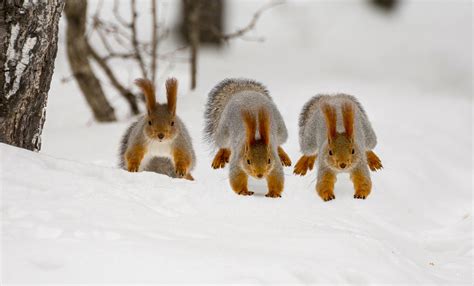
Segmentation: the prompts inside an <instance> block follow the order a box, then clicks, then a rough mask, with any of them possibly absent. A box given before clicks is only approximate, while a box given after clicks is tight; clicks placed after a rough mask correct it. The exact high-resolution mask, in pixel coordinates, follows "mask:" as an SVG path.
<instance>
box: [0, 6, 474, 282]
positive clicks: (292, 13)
mask: <svg viewBox="0 0 474 286" xmlns="http://www.w3.org/2000/svg"><path fill="white" fill-rule="evenodd" d="M237 2H238V3H237ZM142 4H143V3H142ZM261 4H262V2H256V1H234V2H232V3H231V5H230V7H229V9H230V10H231V11H232V13H229V16H231V23H230V24H229V29H232V28H235V27H239V26H242V25H244V24H245V23H246V22H247V21H248V20H249V18H250V15H251V13H252V11H254V10H256V9H258V8H259V7H260V6H261ZM91 6H92V5H91ZM471 18H472V4H471V3H470V2H469V1H465V2H462V1H458V2H449V3H442V2H431V1H428V2H422V1H420V2H414V3H413V2H410V3H406V4H405V5H402V6H401V7H400V9H399V11H398V13H396V14H395V15H391V16H389V17H387V16H385V15H383V14H380V13H376V12H375V11H374V10H372V9H371V8H369V7H368V6H366V5H365V4H361V2H339V1H331V2H330V1H326V2H320V1H314V2H312V1H290V2H288V3H286V4H284V5H282V6H279V7H276V8H274V9H272V10H271V11H268V12H266V13H265V14H264V15H263V16H262V18H261V19H260V21H259V23H258V27H257V30H256V32H255V33H254V35H257V36H261V35H263V36H264V37H265V38H266V40H265V42H263V43H260V42H248V41H242V40H236V41H234V42H232V43H231V44H230V45H229V47H227V48H226V49H224V50H206V51H203V53H202V54H201V58H200V66H199V86H198V89H197V90H195V91H193V92H190V91H189V89H188V83H189V77H188V73H187V71H188V67H187V66H186V65H184V64H178V65H177V66H176V68H175V69H174V70H173V72H172V74H173V75H174V76H176V77H178V79H180V81H181V85H180V94H179V99H178V114H180V116H181V117H182V118H183V120H184V121H185V122H186V123H187V125H188V129H190V133H191V136H192V137H193V139H194V145H195V149H196V153H197V157H198V164H197V167H196V170H195V171H194V173H193V175H194V177H195V178H196V181H194V182H189V181H184V180H175V179H170V178H167V177H164V176H161V175H157V174H154V173H134V174H131V173H127V172H125V171H122V170H119V169H117V168H116V163H117V148H118V142H119V138H120V136H121V135H122V133H123V131H124V129H125V128H126V126H127V125H128V124H130V122H132V121H133V119H132V118H129V117H128V116H127V115H126V108H125V105H124V104H123V103H122V102H121V101H120V99H117V96H115V95H114V94H112V93H110V94H109V95H110V98H111V100H112V102H113V104H114V106H115V107H116V109H117V112H118V114H119V115H120V118H121V120H120V122H119V123H114V124H97V123H93V122H92V121H91V118H92V116H91V113H90V111H89V109H88V107H87V106H86V104H85V102H84V100H83V97H82V95H80V93H79V91H78V88H77V87H76V85H75V83H72V82H71V83H69V84H62V83H61V82H60V80H61V78H62V77H65V76H68V75H69V74H70V72H69V67H68V64H67V62H66V59H65V54H64V45H63V43H64V40H63V43H62V44H61V46H60V50H59V53H58V58H57V60H56V72H55V75H54V78H53V82H52V86H51V90H50V97H49V103H48V111H47V120H46V126H45V130H44V136H43V148H42V151H41V152H40V154H36V153H32V152H28V151H25V150H21V149H17V148H14V147H11V146H7V145H3V144H1V145H0V154H1V164H0V168H1V170H0V171H1V177H0V182H1V184H0V187H1V225H2V233H1V270H2V271H1V282H3V283H12V284H13V283H48V284H49V283H85V284H91V283H102V282H105V283H112V284H117V283H147V282H156V283H158V282H162V283H165V282H188V283H193V282H194V283H198V282H201V283H206V282H207V283H209V282H215V283H226V282H235V283H276V282H281V283H331V284H332V283H359V284H367V283H375V284H380V283H412V284H415V283H416V284H418V283H428V284H435V283H436V284H446V285H452V284H456V283H462V284H470V285H472V272H473V264H472V256H473V248H472V222H473V221H472V185H471V178H472V175H473V173H472V90H471V88H472V87H471V84H472V71H471V63H472V62H471V61H472V56H471V53H472V42H471V41H472V27H471V20H472V19H471ZM116 70H119V71H120V72H121V76H123V77H124V78H130V79H133V77H134V74H133V70H132V71H130V69H128V68H127V67H125V66H124V67H123V68H122V69H120V68H119V67H117V68H116ZM231 76H245V77H251V78H255V79H257V80H259V81H261V82H263V83H265V84H266V85H267V87H268V88H269V90H270V92H271V94H272V96H273V98H274V100H275V102H276V103H277V104H278V106H279V107H280V109H281V112H282V114H283V116H284V118H285V120H286V123H287V127H288V129H289V134H290V138H289V140H288V142H287V143H286V144H285V145H284V147H285V149H286V150H287V151H288V153H289V155H290V157H291V158H292V159H293V162H296V160H297V159H298V157H299V155H300V154H299V147H298V137H297V132H298V130H297V120H298V113H299V111H300V109H301V107H302V105H303V104H304V102H305V101H306V100H307V99H308V98H309V97H310V96H312V95H314V94H315V93H318V92H338V91H341V92H346V93H351V94H354V95H356V96H357V97H358V98H359V99H360V100H361V102H362V103H363V104H364V106H365V107H366V109H367V111H368V113H369V117H370V118H371V120H372V122H373V125H374V128H375V130H376V132H377V135H378V137H379V145H378V146H377V148H376V150H375V151H376V152H377V154H379V156H380V157H381V159H382V161H383V163H384V166H385V169H383V170H382V171H381V172H378V173H373V174H372V179H373V185H374V188H373V192H372V194H371V196H370V197H369V198H368V199H367V200H365V201H361V200H354V199H353V198H352V193H353V188H352V184H351V182H350V180H349V178H348V176H341V177H339V180H338V182H337V184H336V197H337V198H336V200H334V201H331V202H328V203H325V202H323V201H321V199H320V198H319V197H318V196H317V195H316V194H315V191H314V184H315V177H316V176H315V173H314V172H312V173H311V174H309V175H307V176H306V177H303V178H301V177H296V176H293V175H292V168H286V169H285V173H286V188H285V192H284V193H283V197H282V198H281V199H269V198H266V197H264V196H263V194H264V193H265V192H266V187H265V184H264V182H262V181H252V182H251V188H252V189H253V190H255V191H256V195H254V196H253V197H240V196H237V195H235V194H234V193H233V192H232V191H231V190H230V187H229V186H228V181H227V170H219V171H215V170H212V169H211V168H210V162H211V159H212V155H213V154H212V153H211V152H210V151H211V150H210V148H209V146H207V145H206V144H204V142H203V140H202V129H203V110H204V104H205V101H206V96H207V93H208V91H209V90H210V89H211V88H212V87H213V86H214V85H215V84H216V83H217V82H218V81H220V80H221V79H223V78H225V77H231ZM106 89H107V90H108V91H112V90H111V89H110V88H109V87H107V86H106ZM158 98H159V100H160V99H163V87H162V86H161V89H159V95H158Z"/></svg>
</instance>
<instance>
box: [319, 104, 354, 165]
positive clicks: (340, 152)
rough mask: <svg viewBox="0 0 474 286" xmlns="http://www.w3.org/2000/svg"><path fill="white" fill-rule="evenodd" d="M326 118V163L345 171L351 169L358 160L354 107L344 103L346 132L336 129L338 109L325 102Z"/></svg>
mask: <svg viewBox="0 0 474 286" xmlns="http://www.w3.org/2000/svg"><path fill="white" fill-rule="evenodd" d="M321 108H322V111H323V113H324V117H325V120H326V130H327V137H328V141H327V143H328V144H327V148H326V150H325V152H327V153H326V155H325V158H326V163H327V164H328V165H329V166H330V167H331V168H333V169H336V170H338V171H343V170H347V169H350V168H351V167H352V166H353V165H354V164H355V163H356V162H355V161H356V159H357V158H358V157H357V155H358V154H357V152H356V151H357V150H355V144H354V108H353V106H352V104H351V103H349V102H346V103H344V104H342V106H341V109H342V122H343V124H344V129H345V132H343V133H338V132H337V131H336V109H335V107H334V106H331V105H329V104H324V105H323V106H322V107H321Z"/></svg>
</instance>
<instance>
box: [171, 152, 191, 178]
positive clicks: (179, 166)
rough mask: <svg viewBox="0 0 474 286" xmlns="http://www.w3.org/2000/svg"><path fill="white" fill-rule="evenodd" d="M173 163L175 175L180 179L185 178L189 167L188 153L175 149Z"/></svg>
mask: <svg viewBox="0 0 474 286" xmlns="http://www.w3.org/2000/svg"><path fill="white" fill-rule="evenodd" d="M173 161H174V164H175V168H176V174H177V175H178V176H180V177H186V176H187V175H188V171H189V167H190V165H191V158H190V156H189V153H188V152H186V151H185V150H181V149H179V148H176V149H174V150H173Z"/></svg>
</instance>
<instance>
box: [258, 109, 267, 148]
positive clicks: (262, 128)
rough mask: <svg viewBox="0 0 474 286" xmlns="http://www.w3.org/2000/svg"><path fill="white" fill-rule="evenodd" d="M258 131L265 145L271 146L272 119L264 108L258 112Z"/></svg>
mask: <svg viewBox="0 0 474 286" xmlns="http://www.w3.org/2000/svg"><path fill="white" fill-rule="evenodd" d="M258 131H259V133H260V138H261V139H262V140H263V143H265V145H267V146H268V145H269V144H270V118H269V116H268V111H267V110H266V109H265V108H263V107H262V108H260V110H259V111H258Z"/></svg>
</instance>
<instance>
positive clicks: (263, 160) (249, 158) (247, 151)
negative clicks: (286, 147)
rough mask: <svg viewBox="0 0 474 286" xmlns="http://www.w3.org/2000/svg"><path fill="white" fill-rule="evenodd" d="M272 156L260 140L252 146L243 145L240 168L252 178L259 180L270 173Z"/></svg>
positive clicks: (268, 148) (267, 147) (272, 161)
mask: <svg viewBox="0 0 474 286" xmlns="http://www.w3.org/2000/svg"><path fill="white" fill-rule="evenodd" d="M274 162H275V159H274V156H273V153H272V152H271V149H270V147H269V146H267V145H265V143H264V142H263V141H262V140H259V141H256V142H255V143H254V144H253V145H245V147H244V152H243V156H242V167H243V169H244V170H245V172H246V173H247V174H249V175H251V176H252V177H254V178H257V179H261V178H264V177H266V176H267V175H268V173H270V171H271V170H272V169H273V166H274Z"/></svg>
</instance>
